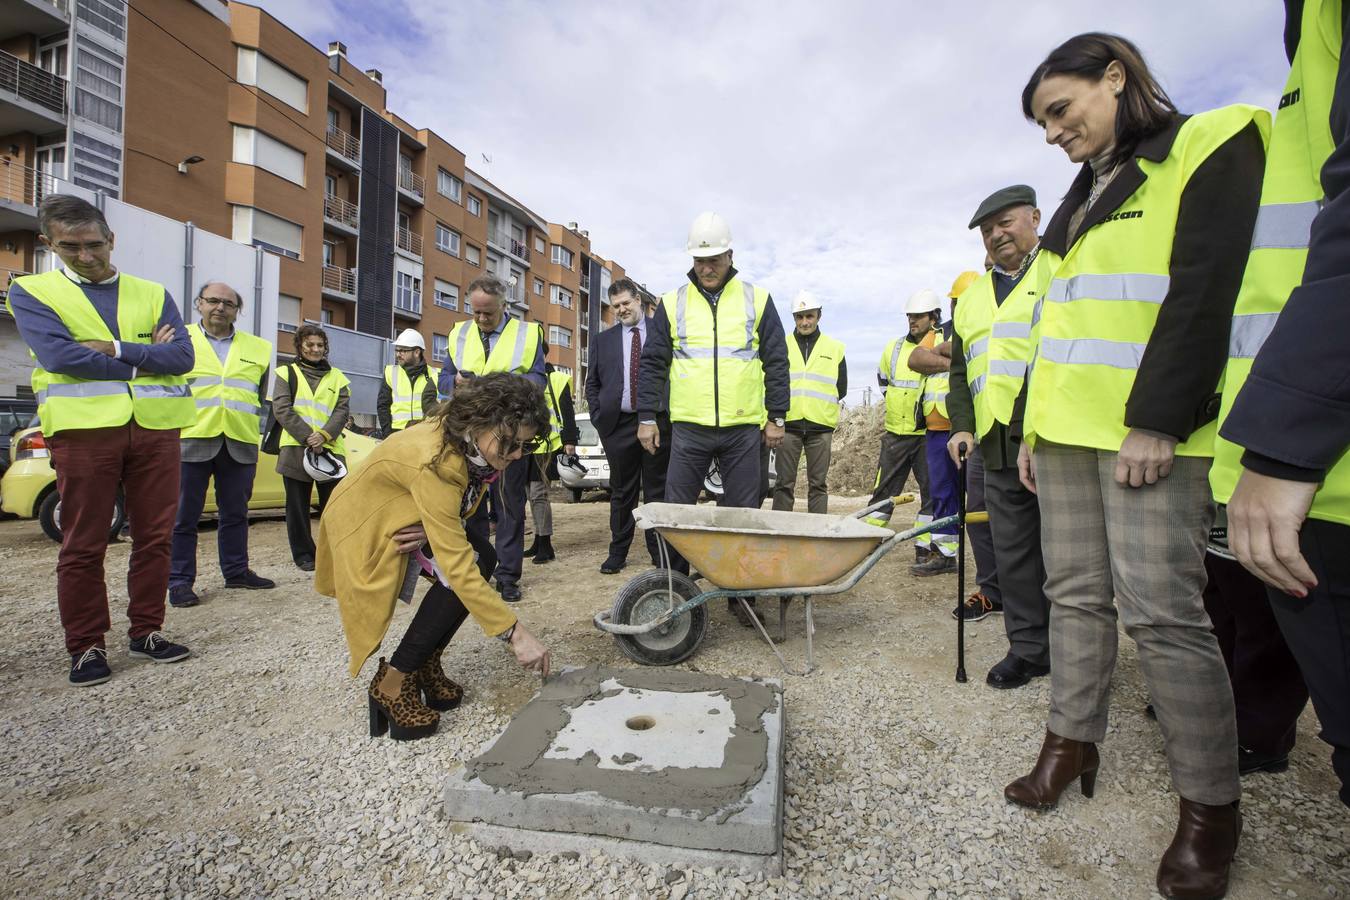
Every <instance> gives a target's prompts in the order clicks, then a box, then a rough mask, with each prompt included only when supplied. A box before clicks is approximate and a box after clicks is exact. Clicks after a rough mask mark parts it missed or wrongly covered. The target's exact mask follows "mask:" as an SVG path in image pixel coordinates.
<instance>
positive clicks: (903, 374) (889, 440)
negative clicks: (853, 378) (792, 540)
mask: <svg viewBox="0 0 1350 900" xmlns="http://www.w3.org/2000/svg"><path fill="white" fill-rule="evenodd" d="M941 307H942V303H941V301H940V300H939V299H938V296H937V294H936V293H934V292H933V291H930V290H928V289H927V288H925V289H924V290H921V291H916V292H915V293H914V294H913V295H911V296H910V298H909V300H908V301H906V302H905V317H906V318H907V319H908V320H909V331H908V332H907V333H906V334H905V335H904V336H903V337H898V338H896V339H895V340H893V341H891V342H890V343H889V344H887V345H886V349H885V350H883V351H882V353H881V362H880V363H879V364H878V366H877V381H878V382H879V383H880V385H881V391H882V393H883V394H885V395H886V431H885V433H884V434H882V436H881V454H880V458H879V459H878V460H877V483H876V489H875V490H874V491H873V492H872V500H871V502H872V503H877V502H879V501H881V500H885V499H887V498H889V497H894V496H895V495H897V494H899V493H900V492H901V491H903V490H904V489H905V482H906V481H907V480H908V479H909V475H910V473H911V472H913V473H914V480H915V481H917V482H918V483H919V495H920V496H921V497H922V498H923V505H922V506H921V507H920V509H919V516H918V518H917V519H916V520H915V523H914V524H915V525H922V524H924V523H925V522H931V521H932V520H933V501H932V497H931V496H930V494H931V492H930V491H929V488H928V460H927V457H926V455H925V453H924V436H925V435H926V434H927V427H926V426H925V424H924V415H923V381H924V376H923V373H922V372H919V371H916V370H915V369H912V368H910V362H911V359H910V357H911V356H912V355H913V353H914V351H915V350H917V349H918V348H919V347H925V348H928V349H932V347H933V346H934V345H935V344H936V343H937V340H936V339H937V335H938V333H937V332H936V331H934V329H935V328H937V326H938V324H939V321H938V320H939V319H940V318H941V317H942V315H941ZM890 519H891V514H890V511H889V508H887V507H883V508H882V509H881V510H878V511H877V512H874V513H872V515H870V516H868V517H867V520H866V521H868V522H870V523H871V524H873V525H882V526H884V525H886V524H887V523H889V522H890ZM934 552H937V551H935V550H934V549H933V546H932V540H931V538H929V539H925V538H924V537H922V536H921V537H919V538H917V539H916V540H915V542H914V562H915V563H916V564H922V563H926V562H928V558H929V556H930V555H931V554H932V553H934Z"/></svg>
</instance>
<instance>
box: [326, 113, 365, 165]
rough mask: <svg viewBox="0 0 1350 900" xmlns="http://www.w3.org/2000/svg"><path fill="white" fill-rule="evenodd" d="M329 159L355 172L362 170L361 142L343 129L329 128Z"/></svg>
mask: <svg viewBox="0 0 1350 900" xmlns="http://www.w3.org/2000/svg"><path fill="white" fill-rule="evenodd" d="M325 143H327V144H328V158H329V159H331V160H332V161H333V162H335V163H337V164H338V165H340V166H342V167H344V168H346V169H349V170H351V171H353V172H355V171H359V170H360V168H361V142H360V141H359V140H357V139H356V138H354V137H352V136H351V135H350V134H348V133H347V132H345V131H343V130H342V129H341V128H334V127H333V126H332V125H330V126H328V136H327V137H326V138H325Z"/></svg>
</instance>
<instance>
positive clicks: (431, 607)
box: [389, 581, 469, 673]
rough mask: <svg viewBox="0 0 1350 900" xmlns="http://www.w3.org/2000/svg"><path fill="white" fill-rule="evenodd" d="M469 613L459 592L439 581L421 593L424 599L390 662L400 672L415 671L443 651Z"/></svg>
mask: <svg viewBox="0 0 1350 900" xmlns="http://www.w3.org/2000/svg"><path fill="white" fill-rule="evenodd" d="M468 615H469V611H468V610H467V609H465V607H464V603H463V601H461V600H460V599H459V595H457V594H456V593H455V592H454V591H452V590H450V589H449V588H448V587H446V586H445V585H443V584H441V583H440V582H439V581H438V582H436V583H435V584H433V585H432V586H431V588H430V589H429V590H428V591H427V592H426V594H424V595H423V596H422V603H421V605H420V606H418V607H417V612H416V614H414V615H413V620H412V623H411V624H409V625H408V630H407V631H406V632H404V634H403V640H401V641H399V642H398V648H397V649H395V650H394V655H393V656H391V657H390V658H389V665H391V666H393V667H394V668H395V669H398V670H399V671H400V672H405V673H406V672H416V671H417V670H418V669H420V668H422V664H423V663H425V662H426V661H427V660H429V659H431V658H432V657H433V656H438V655H440V653H441V651H443V650H444V649H445V647H446V645H447V644H449V643H450V639H451V638H453V637H454V636H455V632H457V631H459V626H461V625H463V624H464V619H465V618H466V617H467V616H468Z"/></svg>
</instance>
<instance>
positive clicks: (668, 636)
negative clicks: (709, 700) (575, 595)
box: [610, 569, 708, 666]
mask: <svg viewBox="0 0 1350 900" xmlns="http://www.w3.org/2000/svg"><path fill="white" fill-rule="evenodd" d="M672 588H673V589H674V591H675V594H676V597H675V602H676V603H677V604H679V603H683V602H684V601H686V600H689V599H692V598H694V597H697V596H698V595H699V594H700V593H701V591H699V589H698V585H696V584H694V582H693V580H692V579H690V578H689V576H688V575H681V574H680V573H679V572H667V571H666V570H665V569H650V570H648V571H646V572H643V573H642V574H641V575H638V576H635V577H634V578H631V579H629V581H628V583H627V584H625V585H624V586H623V587H621V588H619V593H618V594H616V595H615V597H614V607H613V609H612V610H611V611H610V621H611V622H613V623H615V624H616V625H643V624H646V623H647V622H650V621H652V620H653V619H657V618H660V617H661V615H662V614H664V613H665V612H666V610H668V609H670V591H671V589H672ZM707 632H708V608H707V606H696V607H694V608H693V609H691V610H690V611H689V612H687V613H685V614H684V615H682V616H679V617H678V618H675V619H672V620H671V621H669V622H667V623H666V624H665V625H662V626H661V627H659V628H657V629H655V630H653V631H649V632H647V633H646V634H616V635H614V638H615V640H617V641H618V642H619V649H621V650H622V651H623V653H624V655H625V656H627V657H628V658H629V659H631V660H633V661H634V662H638V663H641V664H642V665H644V666H673V665H675V664H676V663H678V662H683V661H684V660H686V659H688V658H689V657H691V656H693V655H694V651H695V650H697V649H698V645H699V644H701V643H703V636H704V635H705V634H707Z"/></svg>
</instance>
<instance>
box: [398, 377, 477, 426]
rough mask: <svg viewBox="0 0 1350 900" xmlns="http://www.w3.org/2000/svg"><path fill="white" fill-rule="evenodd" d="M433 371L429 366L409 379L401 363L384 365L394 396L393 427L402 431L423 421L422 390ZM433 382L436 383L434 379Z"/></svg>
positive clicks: (424, 388)
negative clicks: (415, 376)
mask: <svg viewBox="0 0 1350 900" xmlns="http://www.w3.org/2000/svg"><path fill="white" fill-rule="evenodd" d="M470 371H472V370H470ZM431 373H432V370H431V369H430V368H428V369H427V370H426V371H425V372H424V373H422V374H421V375H418V376H417V378H415V379H409V378H408V370H407V369H405V368H403V367H402V366H400V365H392V366H385V367H384V383H385V384H387V385H389V393H390V395H391V396H392V397H393V399H392V401H391V402H390V404H389V420H390V422H389V427H390V428H391V429H393V430H394V431H402V430H403V429H404V428H407V427H408V426H409V425H412V424H413V423H415V422H420V421H422V419H423V418H424V416H423V415H422V391H424V390H426V383H427V381H428V380H430V379H431V378H432V374H431ZM432 383H433V384H435V382H434V381H433V382H432Z"/></svg>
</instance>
